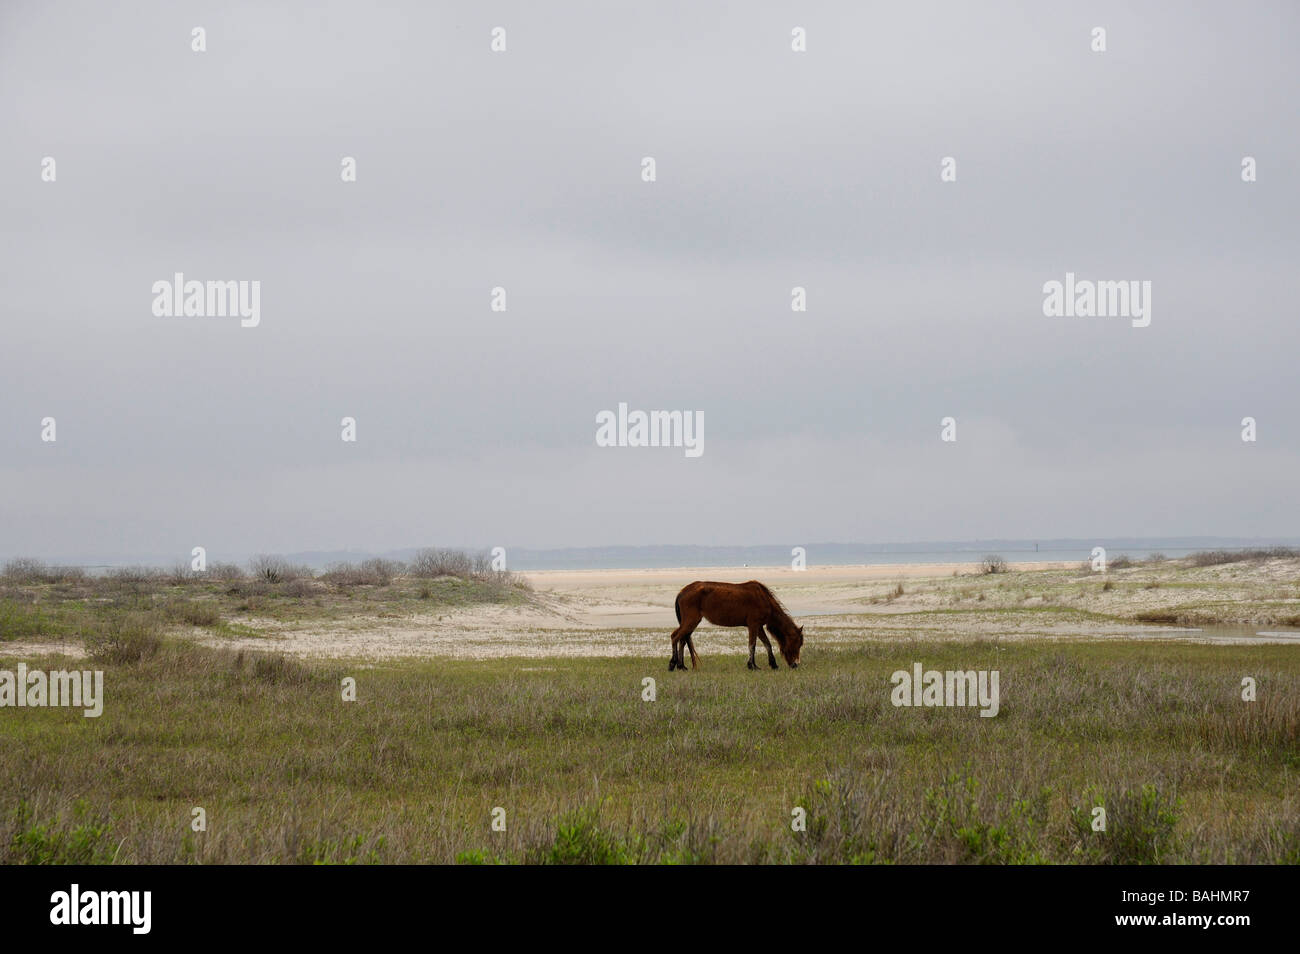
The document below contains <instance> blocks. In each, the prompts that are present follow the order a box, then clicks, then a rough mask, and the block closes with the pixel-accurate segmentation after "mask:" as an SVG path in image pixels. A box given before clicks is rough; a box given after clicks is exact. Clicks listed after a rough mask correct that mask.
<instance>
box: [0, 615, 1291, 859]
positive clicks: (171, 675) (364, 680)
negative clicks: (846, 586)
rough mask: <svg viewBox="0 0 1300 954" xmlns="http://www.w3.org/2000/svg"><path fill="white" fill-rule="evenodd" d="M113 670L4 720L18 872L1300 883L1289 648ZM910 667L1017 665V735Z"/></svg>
mask: <svg viewBox="0 0 1300 954" xmlns="http://www.w3.org/2000/svg"><path fill="white" fill-rule="evenodd" d="M97 653H98V657H99V658H98V661H96V662H95V666H96V667H100V668H104V669H105V685H106V696H107V701H106V704H105V710H104V714H103V715H102V717H100V718H98V719H87V718H83V717H82V715H81V713H80V711H77V710H68V709H30V708H27V709H7V710H5V711H3V712H2V713H0V735H2V737H3V744H2V745H0V860H3V861H5V862H8V863H24V862H26V863H41V862H55V863H57V862H114V863H147V862H153V863H158V862H161V863H176V862H268V863H307V862H324V863H354V862H362V863H364V862H461V863H479V862H494V861H525V862H549V863H564V862H634V863H694V862H795V863H801V862H853V863H859V862H864V863H871V862H976V863H978V862H986V863H1002V862H1012V863H1015V862H1088V863H1107V862H1116V863H1146V862H1228V863H1238V862H1240V863H1258V862H1283V863H1295V862H1297V861H1300V796H1298V795H1297V791H1298V790H1300V789H1298V787H1297V779H1298V778H1300V747H1298V746H1297V737H1298V736H1297V732H1298V729H1300V701H1298V700H1300V665H1297V662H1298V660H1297V655H1296V652H1295V650H1294V649H1293V648H1291V647H1286V646H1282V647H1279V646H1235V647H1222V646H1200V645H1187V644H1166V643H1158V644H1135V643H1123V642H1108V643H1087V642H1079V643H1068V644H1056V645H1044V644H1037V643H1014V644H1008V645H1001V646H999V645H997V644H995V643H991V642H988V641H980V642H961V641H951V642H944V643H934V642H926V643H906V642H904V643H881V644H874V645H864V646H860V647H854V648H851V649H839V650H819V649H818V648H817V647H816V646H815V645H813V644H810V645H809V646H808V647H806V649H805V653H804V665H803V667H801V668H800V669H799V670H797V671H790V670H787V669H784V668H783V669H781V670H780V671H778V672H769V671H766V670H764V671H760V672H754V673H751V672H748V671H746V670H745V669H744V668H743V660H741V659H740V658H739V657H735V658H731V657H727V658H714V659H712V660H708V661H706V665H705V667H704V668H702V669H701V670H699V671H697V672H690V673H669V672H667V670H666V666H665V665H664V664H663V663H664V661H663V660H660V659H655V660H653V661H652V660H643V659H591V660H578V659H556V660H553V661H545V662H544V663H539V662H537V661H535V660H519V659H499V660H491V661H462V660H440V661H401V662H397V663H392V664H388V663H386V664H384V665H382V666H374V667H365V666H350V667H348V666H344V665H340V664H335V663H304V662H300V661H296V660H292V659H287V658H285V657H281V656H275V655H269V654H257V653H236V652H232V651H223V650H219V649H210V648H204V647H200V646H196V645H194V644H191V643H185V642H177V641H175V640H172V639H169V638H166V637H163V638H161V639H159V638H155V637H154V636H152V635H150V634H145V635H140V634H138V633H130V632H127V633H124V634H121V637H120V638H119V639H117V640H116V641H115V642H112V643H111V644H101V645H100V646H99V647H98V649H97ZM27 661H28V664H29V665H31V666H43V667H45V668H63V667H66V666H68V665H69V661H68V660H67V659H66V658H62V657H60V658H49V659H45V660H38V659H29V660H27ZM913 662H921V663H923V664H924V665H925V667H926V668H935V669H998V670H999V671H1000V673H1001V711H1000V713H999V715H998V716H997V717H996V718H991V719H990V718H980V717H979V715H978V712H977V710H975V709H942V708H929V709H924V708H922V709H918V708H895V707H894V706H893V705H891V703H890V701H889V690H890V688H891V687H890V683H889V675H890V673H891V672H893V671H894V670H896V669H906V668H909V667H910V666H911V664H912V663H913ZM4 665H6V666H10V665H11V663H9V662H5V663H4ZM1244 676H1251V677H1253V678H1255V679H1256V680H1257V681H1258V687H1259V688H1258V693H1259V698H1258V701H1256V702H1253V703H1248V702H1243V701H1242V699H1241V681H1242V678H1243V677H1244ZM344 677H353V678H355V679H356V681H357V699H356V701H355V702H344V701H343V700H342V692H341V684H342V680H343V679H344ZM646 677H653V678H654V679H655V680H656V684H657V698H656V699H655V701H653V702H648V701H644V700H643V698H642V694H643V682H642V680H643V679H644V678H646ZM1097 805H1104V806H1105V808H1106V811H1107V830H1106V832H1105V833H1099V832H1093V831H1092V830H1091V828H1090V826H1089V822H1090V820H1091V812H1092V809H1093V808H1094V807H1095V806H1097ZM498 807H499V808H503V809H504V810H505V816H504V817H505V831H493V830H492V829H491V820H492V810H493V809H494V808H498ZM795 807H801V808H803V809H805V811H806V813H807V821H806V831H802V832H796V831H792V830H791V820H792V817H793V816H792V811H793V809H794V808H795ZM196 808H202V809H203V810H204V812H205V813H206V822H207V830H206V831H204V832H195V831H193V830H191V822H192V818H193V812H194V809H196Z"/></svg>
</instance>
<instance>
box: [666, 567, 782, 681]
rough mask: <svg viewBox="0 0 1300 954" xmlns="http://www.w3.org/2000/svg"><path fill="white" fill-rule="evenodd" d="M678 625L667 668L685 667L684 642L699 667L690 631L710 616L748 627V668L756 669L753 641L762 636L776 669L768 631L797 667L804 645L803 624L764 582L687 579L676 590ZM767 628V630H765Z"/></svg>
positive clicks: (716, 622) (724, 623)
mask: <svg viewBox="0 0 1300 954" xmlns="http://www.w3.org/2000/svg"><path fill="white" fill-rule="evenodd" d="M675 608H676V610H677V628H676V629H675V630H673V656H672V659H670V660H669V661H668V671H669V672H672V671H673V670H674V669H685V668H686V659H685V657H684V656H683V654H682V647H683V646H685V647H686V648H687V649H688V650H690V653H691V668H692V669H696V668H698V661H697V660H698V658H699V657H697V656H696V655H695V642H694V641H693V640H692V639H691V633H693V632H694V631H695V627H696V626H699V625H700V620H702V619H707V620H708V621H709V622H710V623H712V624H713V625H714V626H747V627H749V668H750V669H757V668H758V664H757V663H755V662H754V643H755V641H756V640H760V639H761V640H762V641H763V645H764V646H766V647H767V664H768V665H769V666H771V667H772V668H773V669H776V668H777V666H776V657H775V656H774V655H772V644H771V643H770V642H768V639H767V633H771V634H772V638H773V639H775V640H776V642H777V645H778V646H780V647H781V655H782V656H784V657H785V662H786V665H788V666H789V667H790V668H791V669H794V668H795V667H796V666H798V665H799V650H800V649H801V648H802V647H803V627H802V626H796V625H795V624H794V620H792V619H791V618H790V614H789V613H787V612H786V611H785V607H784V606H782V605H781V601H780V600H778V599H777V598H776V597H775V596H774V595H773V594H772V591H771V590H769V589H768V588H767V587H766V586H764V585H763V584H762V583H760V582H758V581H757V580H750V581H749V582H748V583H701V582H699V581H696V582H695V583H688V584H687V585H686V586H684V587H682V591H681V592H680V593H678V594H677V603H676V607H675ZM764 629H766V630H767V632H766V633H765V632H764Z"/></svg>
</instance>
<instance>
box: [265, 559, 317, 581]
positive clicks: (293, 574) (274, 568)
mask: <svg viewBox="0 0 1300 954" xmlns="http://www.w3.org/2000/svg"><path fill="white" fill-rule="evenodd" d="M248 568H249V569H250V570H251V571H252V574H253V578H254V579H257V580H261V581H262V582H264V583H288V582H289V581H290V580H300V579H303V578H304V577H306V578H308V579H310V578H311V577H313V576H314V575H315V574H313V573H312V571H311V568H310V567H305V566H294V565H293V564H292V563H290V562H289V561H288V560H286V559H285V558H284V557H280V556H270V555H267V554H259V555H258V556H255V557H253V559H252V560H250V561H249V564H248Z"/></svg>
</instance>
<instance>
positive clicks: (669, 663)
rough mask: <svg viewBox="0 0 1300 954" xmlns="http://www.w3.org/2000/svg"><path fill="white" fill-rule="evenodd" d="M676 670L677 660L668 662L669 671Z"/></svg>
mask: <svg viewBox="0 0 1300 954" xmlns="http://www.w3.org/2000/svg"><path fill="white" fill-rule="evenodd" d="M676 668H677V660H676V659H670V660H668V671H669V672H672V671H673V670H674V669H676Z"/></svg>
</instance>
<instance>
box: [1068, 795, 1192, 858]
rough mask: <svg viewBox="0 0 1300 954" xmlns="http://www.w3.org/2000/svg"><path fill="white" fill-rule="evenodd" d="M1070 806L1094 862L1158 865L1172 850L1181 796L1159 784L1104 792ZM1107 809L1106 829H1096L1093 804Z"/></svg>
mask: <svg viewBox="0 0 1300 954" xmlns="http://www.w3.org/2000/svg"><path fill="white" fill-rule="evenodd" d="M1089 802H1090V804H1085V805H1075V806H1073V807H1072V808H1071V809H1070V821H1071V824H1072V827H1073V829H1074V836H1075V839H1076V841H1077V849H1078V850H1079V851H1080V852H1081V853H1082V854H1083V856H1084V857H1085V858H1086V859H1087V860H1088V861H1089V862H1090V863H1093V864H1117V865H1154V864H1159V863H1160V862H1161V860H1162V859H1163V858H1164V857H1165V856H1166V855H1167V854H1168V852H1169V849H1170V848H1171V846H1172V843H1173V835H1174V826H1175V825H1177V824H1178V808H1179V802H1178V799H1177V798H1176V797H1175V796H1174V795H1173V794H1172V793H1168V792H1165V791H1163V790H1161V789H1160V788H1159V787H1157V786H1155V785H1144V786H1142V788H1141V789H1138V790H1131V789H1130V790H1125V791H1122V792H1119V793H1118V794H1114V795H1109V796H1102V795H1098V794H1093V796H1092V797H1091V798H1090V799H1089ZM1097 806H1101V807H1103V808H1105V809H1106V830H1105V831H1093V830H1092V811H1093V808H1095V807H1097Z"/></svg>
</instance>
